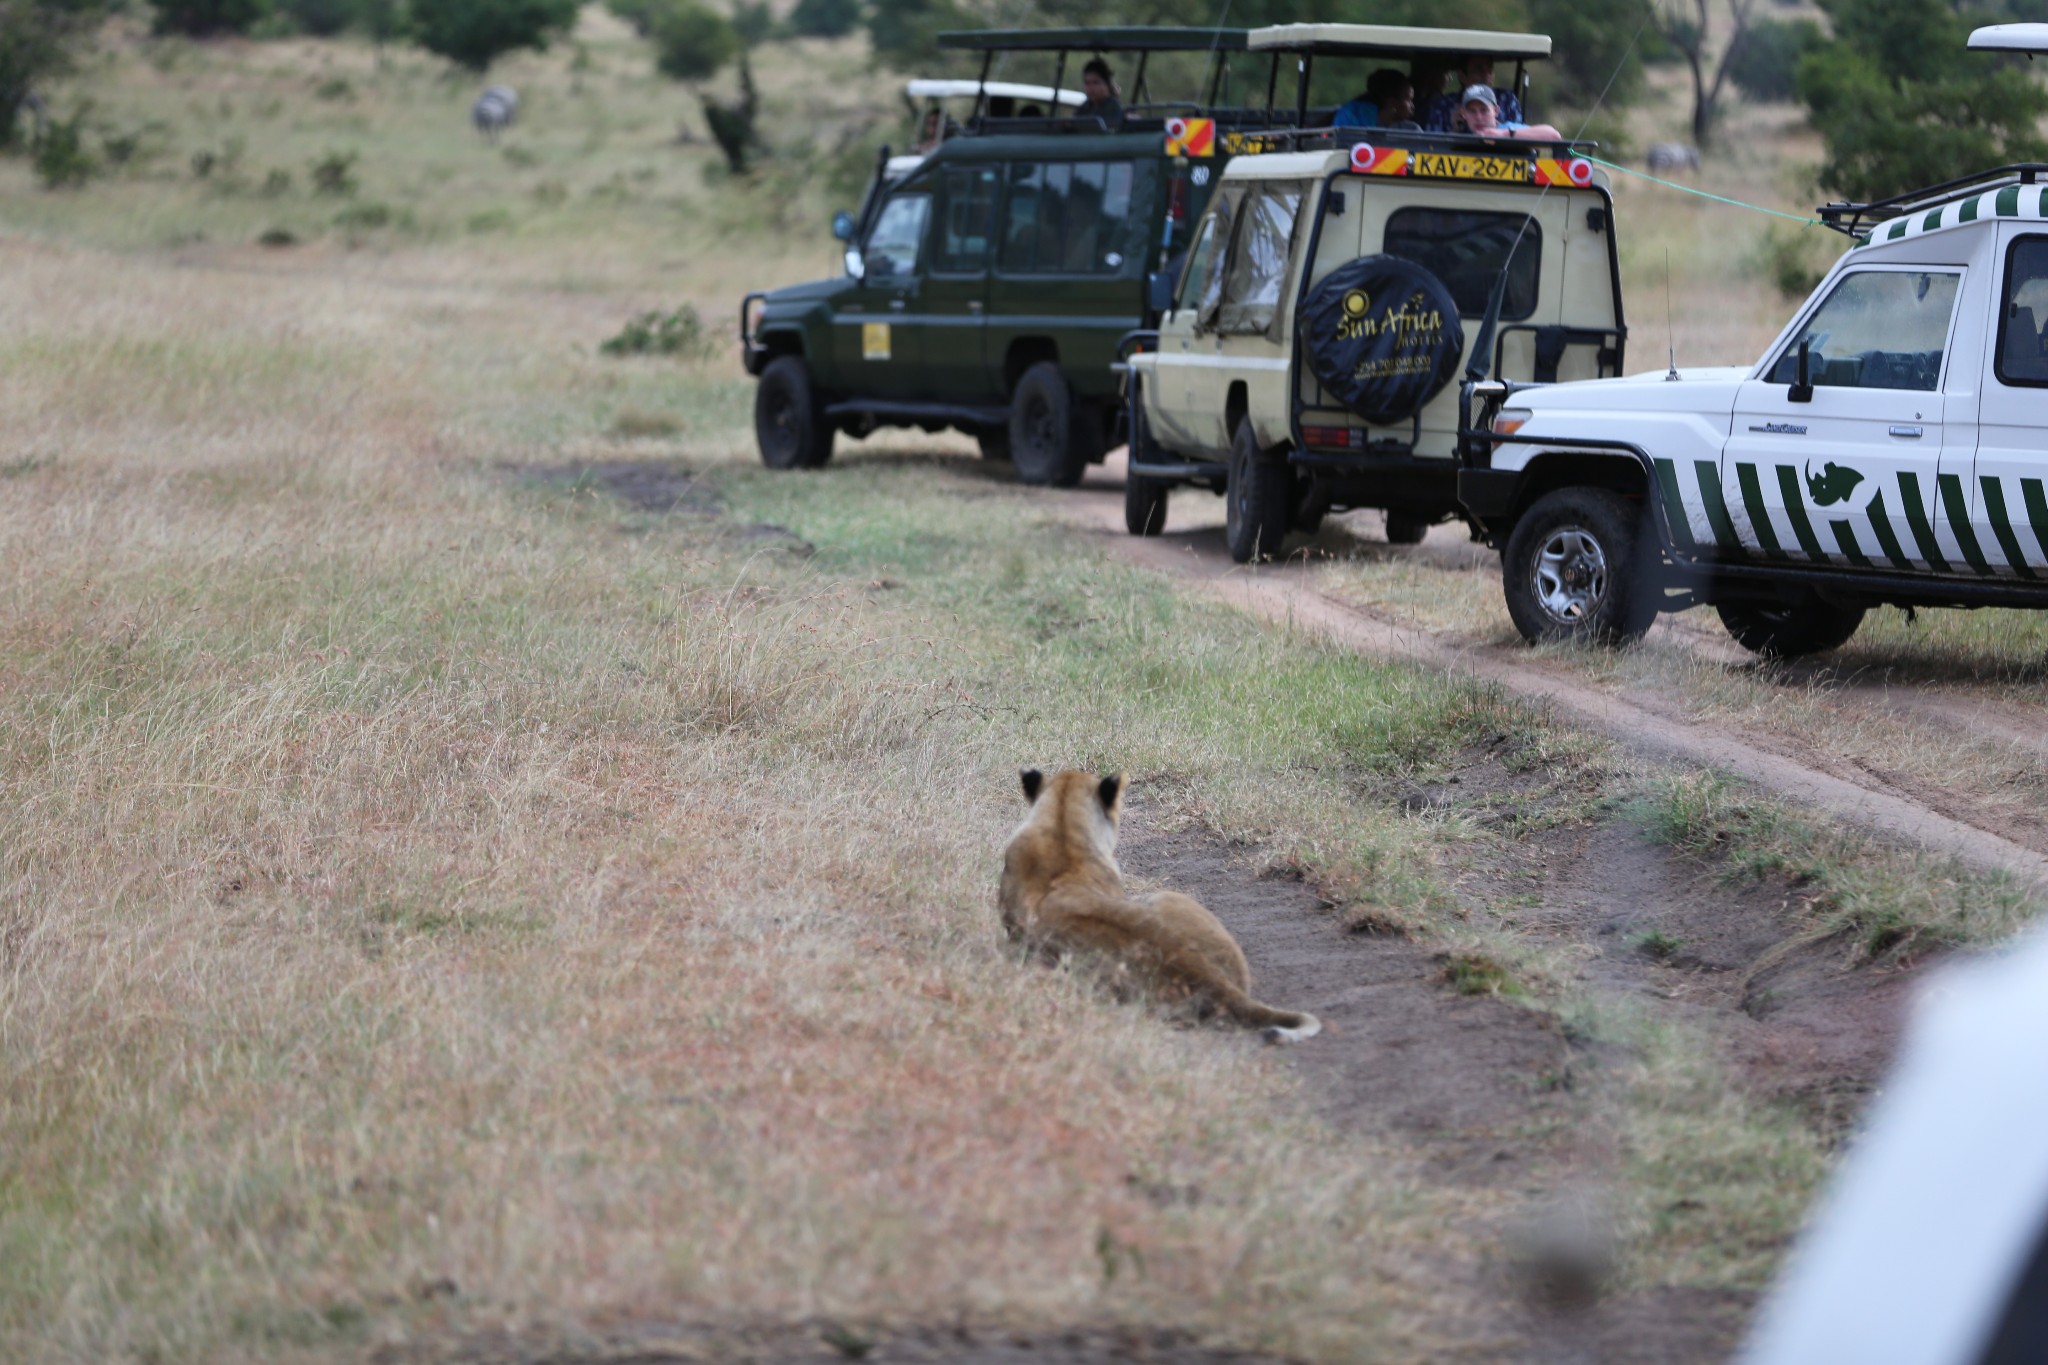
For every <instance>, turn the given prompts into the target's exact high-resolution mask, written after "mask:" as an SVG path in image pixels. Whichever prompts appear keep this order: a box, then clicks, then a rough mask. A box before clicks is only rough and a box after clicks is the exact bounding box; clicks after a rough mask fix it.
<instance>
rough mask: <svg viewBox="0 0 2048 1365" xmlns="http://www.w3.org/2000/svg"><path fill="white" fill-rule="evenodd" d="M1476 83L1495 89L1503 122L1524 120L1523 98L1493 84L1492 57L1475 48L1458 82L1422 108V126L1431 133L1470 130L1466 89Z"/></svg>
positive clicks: (1496, 106)
mask: <svg viewBox="0 0 2048 1365" xmlns="http://www.w3.org/2000/svg"><path fill="white" fill-rule="evenodd" d="M1475 85H1483V86H1486V87H1487V88H1488V89H1490V90H1492V91H1493V99H1494V108H1495V110H1496V111H1497V112H1498V113H1499V115H1500V122H1501V124H1502V125H1503V126H1505V125H1507V124H1510V123H1520V122H1521V121H1522V101H1521V100H1520V99H1518V98H1517V97H1516V95H1515V92H1514V91H1512V90H1502V89H1498V88H1496V87H1495V86H1494V84H1493V58H1491V57H1489V56H1487V55H1486V54H1485V53H1483V52H1475V53H1473V54H1472V55H1470V56H1469V57H1467V58H1465V66H1464V69H1463V71H1462V72H1461V74H1460V75H1459V78H1458V84H1457V86H1456V87H1455V88H1454V89H1452V90H1451V91H1450V92H1449V93H1447V94H1442V95H1438V96H1437V97H1436V98H1435V99H1433V100H1431V101H1430V102H1429V108H1428V109H1426V110H1424V111H1423V119H1422V126H1423V127H1424V128H1427V129H1428V130H1429V131H1430V132H1432V133H1463V132H1468V131H1470V130H1469V129H1467V128H1466V127H1465V124H1464V104H1465V97H1464V94H1463V92H1464V91H1466V90H1468V89H1470V88H1471V87H1472V86H1475Z"/></svg>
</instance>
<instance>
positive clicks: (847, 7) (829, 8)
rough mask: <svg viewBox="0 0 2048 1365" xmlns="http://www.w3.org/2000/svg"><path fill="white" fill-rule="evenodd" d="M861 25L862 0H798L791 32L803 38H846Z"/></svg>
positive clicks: (791, 13)
mask: <svg viewBox="0 0 2048 1365" xmlns="http://www.w3.org/2000/svg"><path fill="white" fill-rule="evenodd" d="M859 26H860V0H796V8H795V9H793V10H791V11H790V12H789V28H790V32H792V33H795V34H797V35H798V36H799V37H803V38H844V37H845V36H846V35H847V34H849V33H851V32H853V31H854V29H856V28H858V27H859Z"/></svg>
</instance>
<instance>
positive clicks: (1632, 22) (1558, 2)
mask: <svg viewBox="0 0 2048 1365" xmlns="http://www.w3.org/2000/svg"><path fill="white" fill-rule="evenodd" d="M1529 26H1530V27H1531V28H1533V29H1534V30H1535V31H1536V32H1538V33H1547V34H1549V35H1550V53H1551V58H1552V60H1551V61H1550V62H1549V63H1547V64H1545V63H1538V64H1537V68H1536V79H1537V80H1538V81H1540V82H1542V89H1541V91H1540V92H1539V93H1541V94H1542V95H1543V96H1544V97H1545V107H1546V108H1547V107H1548V106H1549V104H1550V103H1553V102H1554V103H1557V104H1562V105H1565V106H1567V107H1569V108H1573V109H1584V110H1588V111H1590V110H1592V108H1593V107H1594V105H1595V104H1596V103H1597V104H1599V105H1600V107H1602V108H1603V109H1619V108H1622V107H1623V106H1625V105H1629V104H1633V103H1634V102H1635V100H1636V97H1637V96H1638V95H1640V94H1641V93H1642V89H1643V43H1642V39H1643V38H1645V37H1648V36H1649V35H1648V34H1647V33H1646V32H1645V30H1644V27H1643V0H1529ZM1603 95H1604V96H1605V98H1604V99H1603V98H1602V96H1603ZM1565 131H1566V132H1570V131H1571V130H1570V129H1569V128H1567V129H1565Z"/></svg>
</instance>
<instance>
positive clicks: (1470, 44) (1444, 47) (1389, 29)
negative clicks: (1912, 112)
mask: <svg viewBox="0 0 2048 1365" xmlns="http://www.w3.org/2000/svg"><path fill="white" fill-rule="evenodd" d="M2014 27H2040V25H2015V26H2014ZM1245 46H1246V47H1248V48H1250V49H1251V50H1252V51H1254V52H1267V51H1281V52H1312V53H1315V54H1317V55H1325V54H1327V55H1331V56H1340V57H1395V56H1404V57H1405V56H1418V55H1422V54H1425V53H1427V54H1433V55H1439V56H1447V57H1449V56H1466V55H1474V54H1476V55H1482V56H1488V57H1494V58H1501V57H1506V58H1510V59H1512V60H1514V61H1523V62H1526V61H1531V60H1534V59H1536V58H1539V57H1548V56H1549V55H1550V36H1549V35H1548V34H1544V33H1500V32H1494V31H1491V30H1487V29H1476V28H1403V27H1400V26H1399V25H1396V24H1275V25H1273V26H1272V27H1271V28H1255V29H1253V30H1252V31H1251V32H1250V33H1249V34H1248V35H1246V38H1245Z"/></svg>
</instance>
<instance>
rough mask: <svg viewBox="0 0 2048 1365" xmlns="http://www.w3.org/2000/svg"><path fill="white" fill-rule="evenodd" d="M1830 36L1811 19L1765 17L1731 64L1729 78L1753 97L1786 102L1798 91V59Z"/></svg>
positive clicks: (1756, 24) (1751, 27) (1800, 59)
mask: <svg viewBox="0 0 2048 1365" xmlns="http://www.w3.org/2000/svg"><path fill="white" fill-rule="evenodd" d="M1826 41H1827V39H1826V38H1825V37H1823V36H1822V35H1821V31H1820V25H1819V24H1816V23H1814V22H1813V20H1811V19H1790V20H1786V19H1762V20H1759V21H1757V22H1756V23H1754V24H1751V25H1750V27H1749V37H1748V40H1747V41H1745V42H1744V43H1743V44H1742V50H1741V51H1740V52H1738V53H1736V54H1735V58H1734V60H1733V61H1732V62H1731V63H1730V65H1729V67H1728V79H1729V80H1731V81H1734V82H1735V88H1736V89H1737V90H1740V91H1741V92H1742V93H1743V94H1745V95H1747V96H1749V97H1750V98H1751V99H1753V100H1764V101H1769V102H1772V103H1777V104H1783V103H1785V102H1787V101H1789V100H1791V99H1792V98H1793V97H1795V96H1796V95H1797V94H1798V93H1799V63H1800V62H1801V61H1803V60H1805V58H1806V54H1807V53H1809V52H1811V51H1813V50H1814V49H1815V48H1818V47H1819V46H1820V45H1821V44H1822V43H1825V42H1826Z"/></svg>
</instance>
